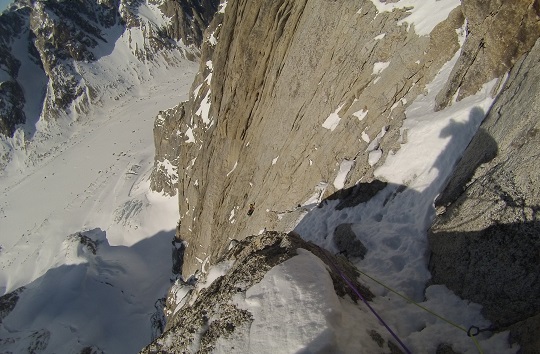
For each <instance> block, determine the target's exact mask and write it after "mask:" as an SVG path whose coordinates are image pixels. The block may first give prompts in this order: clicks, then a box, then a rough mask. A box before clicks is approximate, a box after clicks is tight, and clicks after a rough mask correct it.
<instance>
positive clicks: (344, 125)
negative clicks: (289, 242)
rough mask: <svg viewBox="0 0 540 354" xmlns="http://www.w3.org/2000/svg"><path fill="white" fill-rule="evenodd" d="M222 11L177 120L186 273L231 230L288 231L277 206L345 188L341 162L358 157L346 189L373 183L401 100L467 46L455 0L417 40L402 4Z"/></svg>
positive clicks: (241, 5) (393, 134)
mask: <svg viewBox="0 0 540 354" xmlns="http://www.w3.org/2000/svg"><path fill="white" fill-rule="evenodd" d="M224 9H225V10H224V11H222V12H220V13H218V15H217V17H216V18H215V20H214V21H215V22H214V23H213V24H212V25H211V26H210V27H209V29H208V40H207V42H206V47H205V49H203V56H202V60H201V69H200V75H199V76H198V78H197V79H196V80H195V82H194V85H193V94H192V97H191V100H190V102H188V103H187V104H186V109H185V110H184V112H186V115H185V116H184V117H182V118H181V119H180V121H181V122H182V123H181V125H180V127H179V128H180V129H179V130H180V132H181V133H182V134H183V137H184V143H183V145H182V146H181V148H180V160H179V165H178V175H179V182H178V190H179V194H180V196H179V199H180V200H179V202H180V214H181V220H180V221H181V225H180V232H179V237H181V238H182V239H184V240H187V241H188V243H189V245H190V246H189V247H188V250H187V254H186V264H185V268H184V269H185V271H186V272H187V273H192V272H194V271H195V269H197V267H198V262H197V261H196V258H198V259H201V260H204V259H206V258H207V257H210V259H211V260H215V258H216V257H217V256H218V255H219V254H220V253H221V252H222V251H223V247H224V246H225V244H226V243H227V241H228V240H227V237H226V236H224V235H227V234H232V235H235V237H238V238H243V237H246V236H248V235H252V234H257V233H259V232H260V230H262V229H264V228H268V229H278V230H287V229H288V228H290V225H287V224H286V223H284V222H281V220H279V218H278V215H277V214H278V213H281V212H283V211H286V210H290V209H291V208H294V207H296V206H297V205H298V204H303V203H304V202H306V201H307V200H308V199H309V198H310V197H311V196H312V195H313V194H314V193H317V192H318V191H320V192H321V193H323V194H325V195H329V194H330V193H332V192H334V191H335V190H336V188H342V187H343V185H340V183H337V184H335V185H334V184H333V183H332V182H333V181H334V180H335V179H336V176H337V175H338V173H339V170H340V166H341V165H342V163H345V164H349V165H350V164H353V165H354V168H352V169H351V170H350V173H349V175H348V176H347V180H346V182H345V185H352V184H355V183H356V182H357V181H359V180H360V179H363V180H365V181H369V180H370V176H371V173H372V171H373V169H374V168H375V167H376V166H377V161H376V160H377V156H378V154H382V156H383V158H382V159H380V161H383V160H384V156H386V154H387V153H388V152H389V151H390V150H391V149H392V148H395V147H396V144H397V143H396V142H397V140H398V137H399V135H400V132H399V128H400V126H401V121H402V119H403V118H404V108H405V107H406V106H407V104H408V103H410V102H411V101H412V100H413V99H414V98H415V97H416V96H417V95H418V94H419V93H421V92H423V90H424V88H425V85H426V83H428V82H430V81H431V80H432V79H433V77H434V75H435V74H436V73H437V72H438V70H439V68H440V67H441V66H442V65H443V64H444V63H445V62H447V61H448V60H449V59H450V58H451V57H452V56H453V55H454V53H455V52H456V51H457V50H458V49H459V42H458V33H457V32H459V30H460V29H461V28H462V26H463V23H464V18H463V16H462V13H461V10H460V8H459V7H457V8H456V7H455V6H453V7H450V8H449V9H446V10H447V12H446V15H447V16H448V19H447V20H445V21H442V22H440V23H439V24H438V26H436V27H435V28H428V29H424V28H421V29H422V30H424V31H428V33H429V32H431V35H430V36H427V35H422V36H419V35H418V34H416V32H415V30H414V27H413V26H408V25H407V24H406V23H405V22H400V21H403V20H404V19H406V18H407V17H408V15H409V14H408V13H407V11H406V10H405V9H402V8H396V9H395V10H394V11H393V12H381V13H379V12H378V11H377V9H376V8H375V6H373V4H372V3H371V1H366V2H364V3H362V4H355V3H351V2H347V1H336V2H330V1H263V2H257V3H254V2H243V1H231V2H229V3H228V4H227V5H226V7H224ZM444 18H446V17H444ZM444 18H443V19H442V20H444ZM216 38H219V40H217V41H216ZM381 132H383V133H381ZM384 132H385V133H386V135H385V139H382V140H380V139H376V138H377V136H379V137H380V136H381V135H384ZM170 133H171V134H172V133H173V132H170ZM174 133H176V131H175V132H174ZM374 140H377V141H376V142H375V143H373V141H374ZM379 140H380V141H379ZM328 151H331V152H332V153H331V154H329V153H328ZM374 151H375V153H373V152H374ZM370 154H371V157H372V158H371V159H370V158H369V157H370ZM321 186H323V187H321ZM251 203H254V204H255V212H254V213H253V215H252V216H250V217H248V216H247V215H246V212H247V210H248V206H249V205H250V204H251ZM289 221H291V222H293V221H294V220H289Z"/></svg>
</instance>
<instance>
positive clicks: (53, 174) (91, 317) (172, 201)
mask: <svg viewBox="0 0 540 354" xmlns="http://www.w3.org/2000/svg"><path fill="white" fill-rule="evenodd" d="M118 43H120V42H118ZM118 43H117V46H116V48H115V52H114V54H113V55H110V56H104V57H103V58H102V59H100V61H98V63H96V64H95V66H93V64H81V66H86V70H88V71H89V72H95V78H94V80H95V83H97V84H98V86H99V85H101V86H100V88H101V89H102V90H101V91H100V92H101V93H102V94H103V97H102V98H101V103H102V105H101V104H100V105H97V106H95V107H92V109H91V111H90V113H89V114H88V116H82V115H81V116H79V117H78V121H77V122H73V123H72V124H69V125H66V128H69V129H70V130H69V134H64V135H61V136H59V137H58V138H55V136H54V135H53V136H49V140H41V142H36V141H37V140H36V141H35V142H33V143H32V144H29V145H28V146H29V148H32V149H34V150H33V151H39V146H38V145H39V144H42V145H43V146H45V145H47V146H46V148H44V149H45V150H42V151H45V154H44V155H43V158H42V159H39V154H31V153H30V152H26V151H25V150H24V149H19V150H17V151H16V156H15V159H14V160H13V161H12V164H11V165H10V167H9V168H8V169H7V170H6V171H4V173H3V174H2V176H1V177H0V188H1V199H0V246H1V249H0V289H1V294H5V293H7V292H11V291H13V290H15V289H17V288H19V287H21V286H25V287H26V290H24V291H23V292H22V294H21V297H20V300H19V302H18V305H17V306H16V307H15V309H14V310H13V312H11V313H10V314H9V315H8V316H7V317H5V318H4V319H3V320H2V323H1V325H0V339H1V340H2V341H3V342H2V343H3V344H2V350H3V351H4V350H6V351H7V350H10V351H12V352H17V353H22V352H28V351H29V348H28V346H29V345H30V342H31V340H32V339H35V338H36V336H37V335H36V333H41V334H43V336H44V337H43V338H46V337H47V336H48V335H50V337H49V343H48V346H47V348H46V350H45V351H44V352H45V353H53V352H55V353H76V352H80V350H81V349H82V347H84V346H90V345H94V346H96V347H98V348H100V349H101V350H103V351H104V352H106V353H134V352H137V351H138V350H140V349H141V348H142V347H143V346H144V345H146V344H148V343H149V342H150V340H151V333H152V332H151V328H150V317H151V315H152V314H153V313H154V312H155V311H156V308H155V307H154V303H155V301H156V300H157V299H159V298H161V297H163V296H164V295H165V294H166V292H167V289H168V287H169V286H170V282H169V274H170V273H171V265H172V264H171V258H170V257H168V256H167V255H170V252H171V251H170V241H171V239H172V237H173V235H174V229H175V225H176V221H177V220H178V207H177V204H178V203H177V200H176V198H169V197H165V196H162V195H160V194H157V193H154V192H151V191H150V189H149V180H148V178H149V175H150V172H151V168H152V165H153V158H154V144H153V135H152V128H153V123H154V122H153V121H154V117H156V115H157V114H158V112H159V111H160V110H163V109H166V108H169V107H172V106H174V105H176V104H178V102H180V101H182V100H183V99H186V98H187V96H186V95H187V92H188V90H189V87H190V85H191V82H192V81H193V77H194V75H195V73H196V71H197V65H196V64H195V63H191V62H188V61H184V62H182V63H181V64H178V66H169V67H166V66H165V62H164V61H161V62H159V61H158V62H157V63H156V67H154V68H153V69H152V71H149V70H150V69H148V68H145V67H144V66H142V65H141V63H140V62H139V63H138V64H137V62H135V61H133V60H134V59H133V57H132V55H131V54H130V51H129V49H127V48H126V47H125V46H122V44H121V43H120V44H118ZM136 65H139V66H136ZM160 66H162V67H161V68H160ZM107 68H108V69H107ZM122 68H125V69H122ZM83 69H84V68H83ZM107 70H109V71H107ZM115 70H116V71H115ZM103 71H104V72H105V73H104V72H103ZM145 72H146V73H145ZM110 75H115V76H116V77H117V80H118V81H116V80H113V81H109V83H107V82H106V81H107V80H110V79H111V76H110ZM105 78H106V79H105ZM112 78H113V79H114V77H112ZM150 79H152V81H149V80H150ZM100 80H102V82H101V83H100ZM126 82H128V83H129V82H131V84H129V85H127V86H121V87H120V86H114V85H121V84H122V83H126ZM137 83H139V85H137ZM107 85H112V86H107ZM115 93H116V94H118V95H117V96H114V95H115ZM109 95H110V96H109ZM27 108H28V109H29V111H28V112H31V111H33V110H34V109H35V108H34V107H27ZM36 129H37V130H38V131H37V134H36V136H41V135H39V134H42V135H43V136H45V135H47V134H50V132H51V131H54V130H52V129H50V127H47V126H46V125H40V124H36ZM40 129H42V130H41V131H40ZM36 139H37V138H36ZM8 143H9V142H8ZM51 146H54V148H50V147H51ZM164 163H165V162H164ZM166 168H167V169H168V170H170V171H171V172H175V171H174V167H173V166H172V165H170V164H167V166H166ZM77 232H82V234H83V235H85V236H86V237H88V238H90V239H92V240H93V241H95V243H96V244H97V253H96V254H95V255H94V254H93V253H92V251H91V249H90V248H88V247H86V246H84V245H81V244H80V242H79V240H80V239H79V237H78V236H70V235H72V234H74V233H77ZM17 338H18V339H19V340H18V341H14V342H13V343H11V342H10V341H11V340H12V339H17ZM10 343H11V344H10Z"/></svg>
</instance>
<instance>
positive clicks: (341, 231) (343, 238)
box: [334, 224, 367, 258]
mask: <svg viewBox="0 0 540 354" xmlns="http://www.w3.org/2000/svg"><path fill="white" fill-rule="evenodd" d="M352 225H353V224H340V225H338V226H337V227H336V229H335V230H334V242H335V244H336V247H337V248H338V250H339V251H340V252H343V253H344V254H345V255H346V256H347V257H359V258H364V256H365V255H366V252H367V248H366V246H364V245H363V244H362V242H361V241H360V240H358V239H357V238H356V234H355V233H354V231H353V230H352V228H351V226H352Z"/></svg>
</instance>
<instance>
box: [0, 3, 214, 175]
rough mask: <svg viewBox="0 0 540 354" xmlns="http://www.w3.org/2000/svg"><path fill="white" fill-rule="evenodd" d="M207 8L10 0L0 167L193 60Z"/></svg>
mask: <svg viewBox="0 0 540 354" xmlns="http://www.w3.org/2000/svg"><path fill="white" fill-rule="evenodd" d="M215 10H216V1H188V0H184V1H169V0H163V1H140V0H135V1H133V0H111V1H93V0H88V1H30V0H28V1H26V0H20V1H16V2H15V3H14V4H13V5H12V6H11V7H10V9H9V11H6V12H5V13H4V14H2V16H0V28H1V35H0V36H1V37H0V38H1V39H0V44H1V45H0V46H1V49H0V82H1V91H0V134H1V135H2V137H3V138H2V146H1V148H2V154H1V155H2V159H1V161H0V167H2V169H3V168H4V167H6V165H7V164H9V162H10V161H12V160H13V159H17V160H18V159H20V157H19V156H18V155H19V154H20V153H23V154H24V151H23V150H26V151H28V150H32V151H33V150H36V149H37V148H34V147H32V148H31V149H27V148H26V146H27V145H28V144H34V145H37V144H38V142H42V141H43V140H47V138H48V137H49V136H51V135H52V136H54V135H57V134H61V135H65V134H67V133H66V130H69V129H68V128H67V127H66V126H69V124H71V123H72V122H73V121H76V120H78V119H80V118H82V117H85V116H87V115H89V114H91V110H92V108H93V107H94V106H102V105H103V103H104V102H106V101H108V100H110V99H119V98H120V97H122V96H124V95H125V94H126V92H128V90H130V89H132V88H134V87H137V86H141V85H144V83H145V82H148V81H149V80H152V79H153V76H154V72H159V71H164V70H166V69H167V68H168V67H174V66H177V65H178V64H179V63H180V62H181V61H182V59H188V60H195V59H196V57H197V56H198V47H199V46H200V43H201V37H202V31H203V30H204V28H205V27H206V25H207V24H208V23H209V21H210V19H211V18H212V15H213V13H214V12H215ZM45 150H46V149H45ZM43 153H44V154H47V152H46V151H44V152H43ZM35 159H36V160H41V159H42V156H38V157H36V158H35ZM19 163H20V162H19Z"/></svg>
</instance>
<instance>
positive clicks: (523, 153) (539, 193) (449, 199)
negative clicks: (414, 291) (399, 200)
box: [429, 41, 540, 353]
mask: <svg viewBox="0 0 540 354" xmlns="http://www.w3.org/2000/svg"><path fill="white" fill-rule="evenodd" d="M539 60H540V41H537V42H536V44H535V46H534V47H533V49H532V50H531V51H530V53H528V54H527V55H524V56H522V57H521V58H520V59H519V60H518V61H517V63H516V64H515V65H514V68H513V69H512V71H511V72H510V75H509V77H508V79H507V81H506V83H505V84H504V88H503V91H502V93H501V94H500V96H499V97H498V99H497V101H496V102H495V104H494V105H493V107H492V108H491V110H490V112H489V114H488V115H487V117H486V119H485V121H484V123H483V124H482V126H481V129H480V131H479V133H478V134H477V135H476V136H475V138H474V139H473V140H472V142H471V143H470V145H469V147H468V148H467V150H466V152H465V154H464V156H463V158H462V159H461V161H460V162H459V164H458V165H457V167H456V170H455V173H454V175H453V177H452V178H451V180H450V181H449V183H448V185H447V187H446V189H445V190H444V192H443V193H442V194H441V196H440V197H439V199H438V201H437V207H438V214H439V216H438V218H437V219H436V220H435V223H434V225H433V227H432V229H431V232H430V235H429V244H430V249H431V252H432V254H431V260H430V270H431V273H432V275H433V279H432V282H433V283H436V284H445V285H446V286H448V287H449V288H450V289H451V290H453V291H455V292H456V294H458V295H459V296H461V297H463V298H467V299H470V300H472V301H474V302H477V303H479V304H481V305H482V306H483V312H484V314H485V316H486V317H487V318H488V319H489V320H491V321H493V322H494V324H495V325H496V326H497V327H499V328H501V329H502V328H510V329H514V331H515V332H516V333H514V334H513V336H514V337H515V338H522V339H523V340H524V341H522V342H520V344H521V345H522V348H523V350H524V352H525V353H526V352H530V353H532V352H534V350H533V348H536V349H537V348H538V346H536V347H535V346H534V345H535V344H534V343H535V342H534V341H537V339H534V340H533V341H530V338H538V337H539V336H540V332H538V329H539V328H540V327H538V326H537V325H536V326H535V327H530V326H523V325H522V324H521V323H523V322H522V321H530V320H531V319H532V318H538V314H539V313H540V297H539V296H538V294H540V279H539V277H540V258H539V257H540V256H539V253H538V250H539V249H540V237H539V235H540V215H539V214H538V210H539V205H540V180H539V177H538V176H540V171H539V165H538V163H537V160H538V159H537V156H538V150H539V148H540V135H539V134H538V132H539V131H540V123H539V122H540V121H539V120H538V112H540V99H539V97H540V85H539V80H540V76H539V73H540V67H539V65H538V63H539ZM536 322H537V320H536ZM532 323H535V321H533V322H532ZM525 328H526V332H527V334H525V333H524V332H522V331H523V330H524V329H525ZM533 332H534V333H536V334H534V335H533V334H532V333H533ZM525 338H528V339H525ZM531 350H532V351H531Z"/></svg>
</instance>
